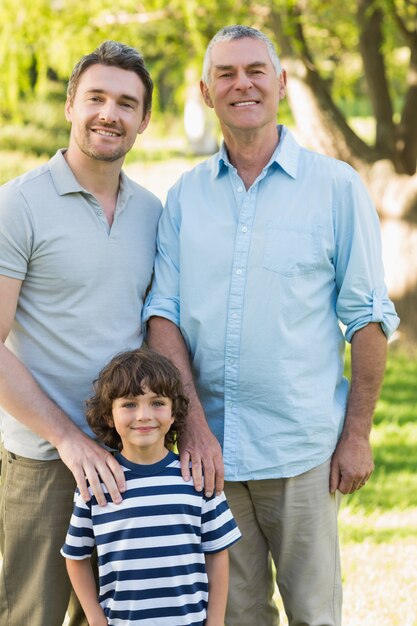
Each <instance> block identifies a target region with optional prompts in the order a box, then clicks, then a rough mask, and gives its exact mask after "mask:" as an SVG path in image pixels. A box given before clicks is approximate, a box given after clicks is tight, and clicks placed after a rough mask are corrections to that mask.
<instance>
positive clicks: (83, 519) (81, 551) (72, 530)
mask: <svg viewBox="0 0 417 626" xmlns="http://www.w3.org/2000/svg"><path fill="white" fill-rule="evenodd" d="M90 503H91V501H90V502H84V500H83V499H82V497H81V495H80V492H79V491H78V489H77V491H76V492H75V502H74V510H73V513H72V516H71V520H70V524H69V528H68V532H67V536H66V538H65V543H64V545H63V546H62V549H61V554H62V556H64V557H65V558H66V559H73V560H81V559H86V558H89V557H90V556H91V554H92V552H93V548H94V545H95V540H94V532H93V524H92V520H91V504H90Z"/></svg>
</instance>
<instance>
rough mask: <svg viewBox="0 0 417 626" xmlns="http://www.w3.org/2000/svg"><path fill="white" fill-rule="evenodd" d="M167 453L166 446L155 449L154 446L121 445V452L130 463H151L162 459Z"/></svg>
mask: <svg viewBox="0 0 417 626" xmlns="http://www.w3.org/2000/svg"><path fill="white" fill-rule="evenodd" d="M168 453H169V450H168V448H165V446H164V447H163V448H162V449H159V448H158V449H155V448H154V447H152V446H151V447H149V448H146V447H143V448H142V447H130V446H129V445H128V446H123V448H122V450H121V454H122V455H123V456H124V457H125V459H127V460H128V461H130V462H131V463H137V464H138V465H153V464H154V463H159V461H162V459H164V458H165V457H166V456H167V454H168Z"/></svg>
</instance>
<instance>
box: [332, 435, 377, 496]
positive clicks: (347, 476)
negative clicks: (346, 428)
mask: <svg viewBox="0 0 417 626" xmlns="http://www.w3.org/2000/svg"><path fill="white" fill-rule="evenodd" d="M373 470H374V462H373V460H372V449H371V444H370V442H369V438H368V437H366V436H353V435H347V436H345V437H344V436H343V435H342V437H341V438H340V441H339V443H338V445H337V447H336V450H335V451H334V453H333V457H332V462H331V466H330V493H334V492H335V491H336V489H338V490H339V491H340V493H343V494H348V493H353V492H354V491H356V490H357V489H361V487H363V486H364V485H365V484H366V482H367V480H368V479H369V477H370V475H371V474H372V472H373Z"/></svg>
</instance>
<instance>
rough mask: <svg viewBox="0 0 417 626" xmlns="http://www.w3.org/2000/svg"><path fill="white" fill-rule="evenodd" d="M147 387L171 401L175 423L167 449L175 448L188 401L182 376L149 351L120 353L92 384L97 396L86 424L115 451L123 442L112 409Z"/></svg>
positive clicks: (94, 397) (88, 407)
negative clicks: (118, 402)
mask: <svg viewBox="0 0 417 626" xmlns="http://www.w3.org/2000/svg"><path fill="white" fill-rule="evenodd" d="M145 386H146V387H148V388H149V389H150V390H152V391H153V392H154V393H156V394H157V395H159V396H164V397H166V398H170V399H171V400H172V417H173V418H174V421H173V423H172V425H171V428H170V429H169V431H168V432H167V434H166V435H165V442H164V443H165V446H167V447H168V448H172V446H173V444H174V443H175V442H176V441H177V440H178V438H179V436H180V435H181V433H182V430H183V428H184V425H185V420H186V417H187V411H188V398H186V397H185V396H184V392H183V387H182V383H181V378H180V373H179V371H178V370H177V368H176V367H175V365H174V364H173V363H171V361H170V360H169V359H167V358H166V357H164V356H162V355H161V354H158V353H157V352H154V351H153V350H149V349H143V348H142V349H138V350H130V351H128V352H122V353H120V354H117V355H116V356H115V357H113V358H112V360H111V361H110V362H109V363H108V365H106V366H105V367H104V368H103V369H102V370H101V372H100V374H99V375H98V378H97V379H96V380H95V381H94V383H93V390H94V395H93V396H92V397H91V398H89V399H88V400H87V402H86V404H87V411H86V416H87V422H88V424H89V426H90V428H91V429H92V431H93V432H94V433H95V434H96V435H97V437H98V439H99V440H100V441H101V442H102V443H104V444H106V445H107V446H109V448H112V449H114V450H121V447H122V441H121V439H120V436H119V434H118V432H117V431H116V429H115V427H114V424H113V415H112V406H113V400H116V399H117V398H125V397H127V398H129V397H134V396H140V395H143V394H144V387H145Z"/></svg>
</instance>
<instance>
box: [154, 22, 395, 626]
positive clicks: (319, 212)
mask: <svg viewBox="0 0 417 626" xmlns="http://www.w3.org/2000/svg"><path fill="white" fill-rule="evenodd" d="M285 88H286V73H285V71H284V70H282V69H281V66H280V62H279V59H278V57H277V55H276V52H275V49H274V47H273V45H272V43H271V42H270V41H269V39H268V38H267V37H266V36H265V35H264V34H262V33H261V32H259V31H257V30H254V29H252V28H247V27H243V26H233V27H228V28H225V29H222V30H221V31H220V32H219V33H217V35H215V37H214V38H213V40H212V41H211V42H210V44H209V46H208V49H207V52H206V57H205V61H204V69H203V79H202V81H201V91H202V94H203V97H204V100H205V102H206V104H207V105H208V106H209V107H212V108H213V109H214V111H215V113H216V115H217V117H218V118H219V121H220V126H221V129H222V132H223V137H224V144H223V146H222V147H221V150H220V152H219V153H218V154H216V155H214V156H213V157H212V158H210V159H209V160H208V161H206V162H204V163H202V164H201V165H198V166H197V167H196V168H194V169H193V170H192V171H191V172H189V173H186V174H184V175H183V176H182V178H181V179H180V180H179V182H178V183H177V184H176V185H175V186H174V187H173V188H172V189H171V191H170V193H169V196H168V200H167V206H166V208H165V211H164V213H163V216H162V219H161V222H160V226H159V251H158V255H157V259H156V267H155V282H154V285H153V289H152V292H151V294H150V296H149V300H148V302H147V307H146V313H145V318H146V319H148V320H149V343H150V344H151V345H152V347H154V348H155V349H157V350H160V351H162V352H164V353H165V354H168V355H169V356H171V358H173V359H174V360H175V361H176V362H177V364H178V366H179V367H180V368H181V369H182V371H183V376H184V381H185V383H186V384H187V385H188V388H189V393H190V395H191V398H192V404H193V411H192V414H191V418H190V425H189V430H188V435H187V438H186V439H184V440H183V441H182V442H181V443H182V445H181V452H182V456H183V461H184V474H185V475H187V469H186V465H187V464H188V461H189V459H190V458H191V459H192V461H193V468H194V469H193V471H194V472H196V473H197V474H199V470H200V466H201V465H203V468H204V472H205V481H206V490H207V491H208V492H210V491H211V490H212V488H213V485H214V484H216V488H217V489H218V488H219V486H220V484H221V479H222V468H221V463H220V452H219V447H218V446H219V444H220V445H221V447H222V450H223V456H224V466H225V479H226V483H225V490H226V493H227V497H228V499H229V502H230V506H231V508H232V510H233V513H234V515H235V517H236V520H237V522H238V524H239V527H240V529H241V531H242V535H243V540H242V541H241V542H239V544H238V545H236V547H235V548H233V549H232V550H231V555H230V558H231V584H230V595H229V603H228V610H227V616H226V623H227V626H254V625H255V624H256V625H257V626H275V625H276V624H278V621H279V618H278V613H277V609H276V607H275V604H274V602H273V598H272V595H273V589H274V585H273V577H272V572H273V568H272V563H274V564H275V568H276V580H277V583H278V587H279V589H280V592H281V594H282V597H283V601H284V605H285V610H286V613H287V616H288V619H289V623H290V625H291V626H295V625H301V624H302V625H303V626H336V625H340V621H341V598H342V589H341V576H340V563H339V548H338V532H337V513H338V507H339V500H340V498H339V496H340V493H342V494H347V493H352V492H354V491H355V490H356V489H359V488H361V487H362V486H363V485H364V484H365V483H366V481H367V480H368V478H369V476H370V474H371V472H372V470H373V461H372V452H371V447H370V443H369V434H370V430H371V423H372V415H373V411H374V406H375V402H376V399H377V396H378V393H379V390H380V385H381V381H382V378H383V372H384V367H385V358H386V343H387V337H388V336H389V335H390V334H391V333H392V332H393V331H394V330H395V328H396V327H397V325H398V318H397V316H396V313H395V310H394V307H393V305H392V303H391V302H390V300H389V298H388V296H387V292H386V288H385V285H384V278H383V268H382V263H381V247H380V235H379V226H378V219H377V215H376V212H375V210H374V207H373V206H372V204H371V202H370V200H369V197H368V195H367V193H366V191H365V189H364V186H363V185H362V183H361V181H360V179H359V177H358V175H357V174H356V173H355V171H354V170H352V168H351V167H349V166H348V165H347V164H345V163H342V162H339V161H336V160H334V159H331V158H328V157H325V156H322V155H320V154H316V153H313V152H311V151H309V150H306V149H304V148H302V147H300V146H299V145H298V144H297V142H296V141H295V139H294V138H293V136H292V135H291V133H290V131H289V130H288V129H287V128H285V127H284V126H281V125H279V126H277V125H276V116H277V111H278V104H279V101H280V100H281V99H282V98H283V97H284V95H285ZM339 321H340V322H342V323H343V325H344V326H345V334H344V336H343V333H342V330H341V327H340V325H339ZM182 338H183V339H184V340H185V341H183V339H182ZM345 339H346V340H347V341H349V342H351V344H352V386H351V389H350V393H349V390H348V383H347V381H346V379H345V378H344V377H343V352H344V344H345ZM187 351H188V352H189V354H190V358H191V365H192V368H191V370H190V368H189V366H188V362H187ZM191 372H192V373H193V374H194V377H195V381H196V387H197V392H198V397H199V398H200V400H201V404H202V406H203V407H204V411H205V415H206V418H207V422H206V421H205V419H204V413H203V409H202V407H201V404H200V403H199V400H198V397H197V395H196V394H195V392H194V390H193V383H192V373H191ZM207 424H208V425H207ZM210 430H211V431H212V433H214V436H215V437H213V435H212V434H211V432H210ZM214 475H216V483H214V482H213V477H214Z"/></svg>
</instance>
